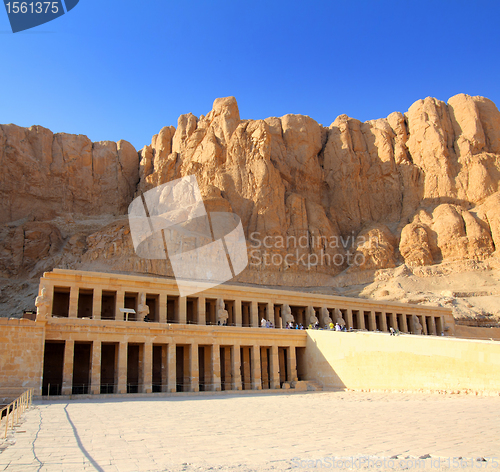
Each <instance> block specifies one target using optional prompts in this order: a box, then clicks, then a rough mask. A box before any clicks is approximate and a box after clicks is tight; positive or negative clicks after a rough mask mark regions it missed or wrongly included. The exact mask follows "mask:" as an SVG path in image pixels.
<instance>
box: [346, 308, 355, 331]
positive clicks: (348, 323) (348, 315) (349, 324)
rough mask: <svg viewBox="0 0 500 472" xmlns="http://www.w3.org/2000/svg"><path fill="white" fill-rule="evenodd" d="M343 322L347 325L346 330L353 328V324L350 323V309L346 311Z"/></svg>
mask: <svg viewBox="0 0 500 472" xmlns="http://www.w3.org/2000/svg"><path fill="white" fill-rule="evenodd" d="M345 321H346V324H347V329H349V328H354V323H353V321H352V310H351V309H350V308H348V309H347V320H345Z"/></svg>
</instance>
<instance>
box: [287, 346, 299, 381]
mask: <svg viewBox="0 0 500 472" xmlns="http://www.w3.org/2000/svg"><path fill="white" fill-rule="evenodd" d="M287 351H288V359H287V363H288V366H287V367H288V369H287V370H288V379H287V380H288V381H289V382H293V381H297V380H298V376H297V357H296V352H295V346H290V347H289V348H288V349H287Z"/></svg>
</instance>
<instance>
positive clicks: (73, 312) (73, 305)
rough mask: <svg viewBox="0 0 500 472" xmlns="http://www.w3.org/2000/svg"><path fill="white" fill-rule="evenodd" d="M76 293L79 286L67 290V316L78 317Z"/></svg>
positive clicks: (77, 293)
mask: <svg viewBox="0 0 500 472" xmlns="http://www.w3.org/2000/svg"><path fill="white" fill-rule="evenodd" d="M78 295H79V288H78V287H71V288H70V291H69V313H68V318H78ZM63 395H64V394H63Z"/></svg>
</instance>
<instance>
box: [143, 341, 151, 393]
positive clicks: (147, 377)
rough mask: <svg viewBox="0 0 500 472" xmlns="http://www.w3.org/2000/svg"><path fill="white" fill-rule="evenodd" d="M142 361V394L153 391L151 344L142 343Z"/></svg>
mask: <svg viewBox="0 0 500 472" xmlns="http://www.w3.org/2000/svg"><path fill="white" fill-rule="evenodd" d="M143 356H144V361H143V363H142V379H143V380H142V393H151V392H152V391H153V343H152V342H151V341H146V343H144V353H143Z"/></svg>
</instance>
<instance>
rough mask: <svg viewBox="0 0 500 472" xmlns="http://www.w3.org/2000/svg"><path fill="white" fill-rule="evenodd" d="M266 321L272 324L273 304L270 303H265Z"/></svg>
mask: <svg viewBox="0 0 500 472" xmlns="http://www.w3.org/2000/svg"><path fill="white" fill-rule="evenodd" d="M265 318H266V320H267V321H272V322H273V323H274V320H273V318H274V303H272V302H267V303H266V316H265Z"/></svg>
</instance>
